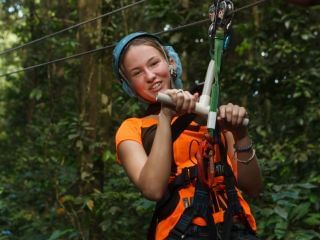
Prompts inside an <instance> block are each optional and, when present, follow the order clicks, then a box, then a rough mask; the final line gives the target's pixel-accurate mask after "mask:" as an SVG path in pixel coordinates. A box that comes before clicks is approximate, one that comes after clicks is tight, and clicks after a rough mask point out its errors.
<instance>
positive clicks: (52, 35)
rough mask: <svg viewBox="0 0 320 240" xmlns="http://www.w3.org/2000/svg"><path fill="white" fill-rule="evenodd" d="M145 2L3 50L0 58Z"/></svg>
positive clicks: (142, 0)
mask: <svg viewBox="0 0 320 240" xmlns="http://www.w3.org/2000/svg"><path fill="white" fill-rule="evenodd" d="M145 1H146V0H141V1H138V2H136V3H132V4H129V5H126V6H124V7H121V8H118V9H115V10H113V11H111V12H108V13H105V14H103V15H100V16H98V17H95V18H92V19H89V20H86V21H83V22H80V23H77V24H75V25H72V26H70V27H67V28H64V29H61V30H59V31H57V32H55V33H51V34H48V35H45V36H43V37H40V38H38V39H35V40H33V41H30V42H27V43H25V44H22V45H19V46H17V47H14V48H10V49H7V50H4V51H2V52H0V56H2V55H4V54H6V53H10V52H13V51H16V50H18V49H21V48H24V47H27V46H30V45H32V44H35V43H38V42H40V41H43V40H46V39H48V38H51V37H54V36H57V35H59V34H61V33H63V32H66V31H69V30H71V29H74V28H77V27H80V26H82V25H84V24H87V23H90V22H93V21H96V20H98V19H100V18H104V17H107V16H110V15H112V14H114V13H117V12H120V11H123V10H125V9H127V8H131V7H134V6H136V5H138V4H140V3H143V2H145Z"/></svg>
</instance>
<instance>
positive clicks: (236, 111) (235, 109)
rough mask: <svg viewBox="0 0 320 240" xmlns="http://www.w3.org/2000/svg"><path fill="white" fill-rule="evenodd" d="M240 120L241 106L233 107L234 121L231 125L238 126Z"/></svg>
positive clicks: (232, 120)
mask: <svg viewBox="0 0 320 240" xmlns="http://www.w3.org/2000/svg"><path fill="white" fill-rule="evenodd" d="M238 118H239V106H238V105H233V107H232V119H231V124H232V125H236V124H237V122H238Z"/></svg>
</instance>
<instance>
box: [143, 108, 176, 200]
mask: <svg viewBox="0 0 320 240" xmlns="http://www.w3.org/2000/svg"><path fill="white" fill-rule="evenodd" d="M171 163H172V141H171V118H170V117H167V116H165V115H163V114H159V123H158V126H157V130H156V134H155V138H154V141H153V144H152V148H151V151H150V154H149V156H148V159H147V161H146V163H145V165H144V167H143V169H142V171H141V174H140V177H139V185H140V186H142V187H141V190H142V193H143V195H144V196H145V197H147V198H149V199H152V200H159V199H161V197H162V196H163V194H164V192H165V190H166V188H167V185H168V179H169V176H170V173H171Z"/></svg>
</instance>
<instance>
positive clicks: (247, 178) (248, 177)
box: [234, 133, 262, 197]
mask: <svg viewBox="0 0 320 240" xmlns="http://www.w3.org/2000/svg"><path fill="white" fill-rule="evenodd" d="M251 143H252V142H251V139H250V137H249V135H248V133H246V134H245V135H243V136H241V137H240V138H239V137H235V144H236V146H237V148H240V149H241V148H245V147H246V146H250V144H251ZM234 158H235V159H234V160H235V161H237V166H238V184H239V187H240V188H241V189H242V190H243V191H244V192H245V193H246V194H248V195H250V196H253V197H256V196H258V194H259V193H260V191H261V188H262V180H261V172H260V168H259V164H258V161H257V156H256V154H255V150H254V148H253V147H252V148H251V149H249V150H248V151H241V152H240V151H237V152H236V153H235V154H234Z"/></svg>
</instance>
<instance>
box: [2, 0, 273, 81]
mask: <svg viewBox="0 0 320 240" xmlns="http://www.w3.org/2000/svg"><path fill="white" fill-rule="evenodd" d="M144 1H145V0H144ZM266 1H269V0H260V1H257V2H255V3H251V4H248V5H245V6H243V7H241V8H238V9H235V10H234V11H233V13H236V12H239V11H242V10H245V9H247V8H250V7H253V6H256V5H258V4H261V3H263V2H266ZM209 21H210V19H203V20H199V21H196V22H192V23H188V24H185V25H182V26H178V27H175V28H171V29H168V30H164V31H161V32H157V33H154V34H155V35H162V34H165V33H170V32H175V31H180V30H182V29H185V28H188V27H192V26H196V25H200V24H203V23H206V22H209ZM115 45H116V43H113V44H110V45H107V46H104V47H101V48H97V49H93V50H90V51H86V52H82V53H78V54H75V55H71V56H69V57H64V58H59V59H55V60H52V61H49V62H45V63H40V64H37V65H33V66H30V67H26V68H21V69H18V70H15V71H12V72H8V73H4V74H1V75H0V78H1V77H6V76H9V75H12V74H15V73H19V72H23V71H28V70H31V69H34V68H38V67H43V66H46V65H49V64H53V63H57V62H62V61H65V60H69V59H72V58H77V57H81V56H84V55H87V54H91V53H95V52H98V51H102V50H106V49H109V48H112V47H114V46H115Z"/></svg>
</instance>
